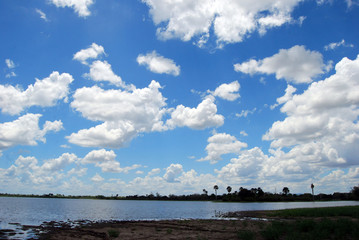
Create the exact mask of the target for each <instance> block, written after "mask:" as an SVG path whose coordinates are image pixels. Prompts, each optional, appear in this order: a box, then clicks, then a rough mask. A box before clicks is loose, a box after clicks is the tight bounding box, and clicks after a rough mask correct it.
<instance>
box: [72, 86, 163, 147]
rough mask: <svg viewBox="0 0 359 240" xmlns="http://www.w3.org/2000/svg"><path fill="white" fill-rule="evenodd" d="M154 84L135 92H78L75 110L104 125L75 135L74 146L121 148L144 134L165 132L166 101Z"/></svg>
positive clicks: (97, 88)
mask: <svg viewBox="0 0 359 240" xmlns="http://www.w3.org/2000/svg"><path fill="white" fill-rule="evenodd" d="M160 88H161V85H160V84H159V83H157V82H156V81H152V82H151V83H150V85H149V86H148V87H146V88H142V89H135V90H133V91H122V90H114V89H112V90H104V89H102V88H100V87H98V86H93V87H90V88H87V87H84V88H80V89H77V90H76V92H75V94H74V96H73V98H74V101H73V102H72V103H71V107H72V108H74V109H75V110H77V111H79V112H80V113H81V114H82V116H84V117H85V118H87V119H89V120H92V121H102V122H103V123H102V124H100V125H97V126H95V127H92V128H90V129H82V130H80V131H79V132H77V133H73V134H71V135H70V136H69V137H68V139H69V141H70V142H71V143H74V144H78V145H80V146H87V147H111V148H120V147H123V146H124V144H126V143H128V142H129V141H131V140H132V139H133V138H134V137H136V136H137V135H138V134H139V133H141V132H151V131H161V130H163V123H162V120H161V119H162V116H163V114H164V113H165V112H166V111H167V110H166V109H165V108H164V107H165V106H166V102H165V101H166V99H165V98H164V97H163V96H162V94H161V92H160V91H159V89H160Z"/></svg>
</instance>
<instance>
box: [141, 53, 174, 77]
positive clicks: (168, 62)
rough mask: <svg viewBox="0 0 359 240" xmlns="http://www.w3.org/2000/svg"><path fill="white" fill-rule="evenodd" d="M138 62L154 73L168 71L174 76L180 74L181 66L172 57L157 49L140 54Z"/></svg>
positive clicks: (167, 72)
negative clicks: (162, 53) (169, 57)
mask: <svg viewBox="0 0 359 240" xmlns="http://www.w3.org/2000/svg"><path fill="white" fill-rule="evenodd" d="M137 62H138V64H140V65H144V66H146V67H147V69H148V70H150V71H151V72H154V73H160V74H162V73H166V74H171V75H173V76H178V75H179V74H180V66H178V65H176V63H175V62H174V61H173V60H172V59H168V58H165V57H162V56H161V55H159V54H158V53H157V52H156V51H153V52H151V53H148V54H146V55H142V54H140V55H138V57H137Z"/></svg>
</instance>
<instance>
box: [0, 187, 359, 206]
mask: <svg viewBox="0 0 359 240" xmlns="http://www.w3.org/2000/svg"><path fill="white" fill-rule="evenodd" d="M311 188H312V193H304V194H291V193H290V190H289V188H288V187H283V189H282V192H280V193H270V192H264V191H263V190H262V188H260V187H258V188H251V189H247V188H243V187H240V188H239V189H238V191H237V190H236V191H234V192H232V191H233V188H232V187H231V186H228V187H227V188H226V190H227V193H224V194H222V195H218V194H217V193H218V190H219V187H218V185H214V186H213V190H214V193H212V194H209V193H208V191H207V190H206V189H203V190H202V193H201V194H199V193H195V194H189V195H174V194H170V195H168V196H166V195H161V194H159V193H156V194H153V193H150V194H146V195H129V196H119V195H118V194H117V195H113V196H104V195H95V196H91V195H84V196H75V195H63V194H53V193H49V194H43V195H36V194H8V193H0V197H33V198H72V199H107V200H163V201H223V202H254V201H256V202H280V201H313V200H315V201H331V200H359V186H355V187H353V188H352V189H351V191H350V192H348V193H339V192H335V193H333V194H323V193H320V194H317V195H314V185H313V184H312V185H311Z"/></svg>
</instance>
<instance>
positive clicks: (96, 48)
mask: <svg viewBox="0 0 359 240" xmlns="http://www.w3.org/2000/svg"><path fill="white" fill-rule="evenodd" d="M103 54H105V49H104V48H103V47H102V46H101V45H97V44H96V43H92V44H91V46H90V47H89V48H86V49H82V50H80V51H78V52H77V53H75V54H74V57H73V59H74V60H77V61H80V62H81V63H82V64H85V65H87V60H88V59H96V58H98V57H99V56H101V55H103Z"/></svg>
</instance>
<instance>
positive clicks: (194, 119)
mask: <svg viewBox="0 0 359 240" xmlns="http://www.w3.org/2000/svg"><path fill="white" fill-rule="evenodd" d="M223 123H224V117H223V116H222V115H220V114H217V106H216V104H215V103H214V98H213V97H211V96H207V97H206V98H205V99H204V100H203V101H202V102H201V103H200V104H198V106H197V107H196V108H189V107H185V106H183V105H178V106H177V107H176V109H175V110H174V111H173V112H172V113H171V119H169V120H167V122H166V125H167V126H168V127H169V128H171V129H172V128H175V127H184V126H187V127H189V128H193V129H205V128H208V127H217V126H221V125H223Z"/></svg>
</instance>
